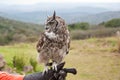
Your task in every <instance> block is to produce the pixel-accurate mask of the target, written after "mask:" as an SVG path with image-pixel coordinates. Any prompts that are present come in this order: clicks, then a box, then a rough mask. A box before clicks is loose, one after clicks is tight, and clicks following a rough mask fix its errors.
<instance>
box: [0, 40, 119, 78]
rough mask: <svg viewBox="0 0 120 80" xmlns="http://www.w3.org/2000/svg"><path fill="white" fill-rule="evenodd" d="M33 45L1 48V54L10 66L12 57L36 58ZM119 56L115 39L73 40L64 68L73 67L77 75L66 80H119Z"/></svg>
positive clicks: (69, 76)
mask: <svg viewBox="0 0 120 80" xmlns="http://www.w3.org/2000/svg"><path fill="white" fill-rule="evenodd" d="M35 44H36V43H33V44H16V45H10V46H1V47H0V54H3V55H4V57H5V58H6V60H7V62H8V63H9V64H10V63H11V60H12V57H13V55H23V54H24V56H25V57H26V58H27V59H26V60H28V58H29V57H31V56H32V57H34V58H35V57H36V55H37V52H36V50H35ZM119 58H120V54H118V53H117V45H116V38H92V39H87V40H74V41H72V43H71V49H70V53H69V54H68V55H67V56H66V58H65V61H66V66H65V67H75V68H76V69H77V70H78V74H77V75H75V76H73V75H71V74H70V75H68V77H67V80H119V79H120V59H119Z"/></svg>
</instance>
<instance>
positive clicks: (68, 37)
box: [66, 34, 70, 54]
mask: <svg viewBox="0 0 120 80" xmlns="http://www.w3.org/2000/svg"><path fill="white" fill-rule="evenodd" d="M69 49H70V35H69V34H68V36H67V51H66V54H68V53H69Z"/></svg>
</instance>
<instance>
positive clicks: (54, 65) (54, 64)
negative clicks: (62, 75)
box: [52, 62, 57, 71]
mask: <svg viewBox="0 0 120 80" xmlns="http://www.w3.org/2000/svg"><path fill="white" fill-rule="evenodd" d="M52 68H53V69H54V70H55V71H57V63H56V62H53V65H52Z"/></svg>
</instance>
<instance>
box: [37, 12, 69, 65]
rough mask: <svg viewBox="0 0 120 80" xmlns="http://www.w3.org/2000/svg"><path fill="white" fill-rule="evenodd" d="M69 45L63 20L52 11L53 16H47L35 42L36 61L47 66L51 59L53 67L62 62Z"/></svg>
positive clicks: (67, 32)
mask: <svg viewBox="0 0 120 80" xmlns="http://www.w3.org/2000/svg"><path fill="white" fill-rule="evenodd" d="M69 47H70V36H69V31H68V29H67V26H66V24H65V21H64V20H63V19H62V18H61V17H58V16H56V15H55V12H54V14H53V16H51V17H48V19H47V21H46V24H45V31H44V32H43V33H42V34H41V37H40V39H39V41H38V43H37V51H38V53H39V55H38V61H39V62H40V63H44V64H45V66H47V64H48V63H49V60H52V61H53V67H55V66H57V65H56V64H60V63H61V62H62V60H63V58H64V56H65V55H66V54H67V53H68V52H69ZM54 63H55V64H54Z"/></svg>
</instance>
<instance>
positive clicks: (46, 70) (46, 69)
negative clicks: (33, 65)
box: [43, 66, 48, 75]
mask: <svg viewBox="0 0 120 80" xmlns="http://www.w3.org/2000/svg"><path fill="white" fill-rule="evenodd" d="M47 72H48V66H45V68H44V70H43V75H44V74H45V73H47Z"/></svg>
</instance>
